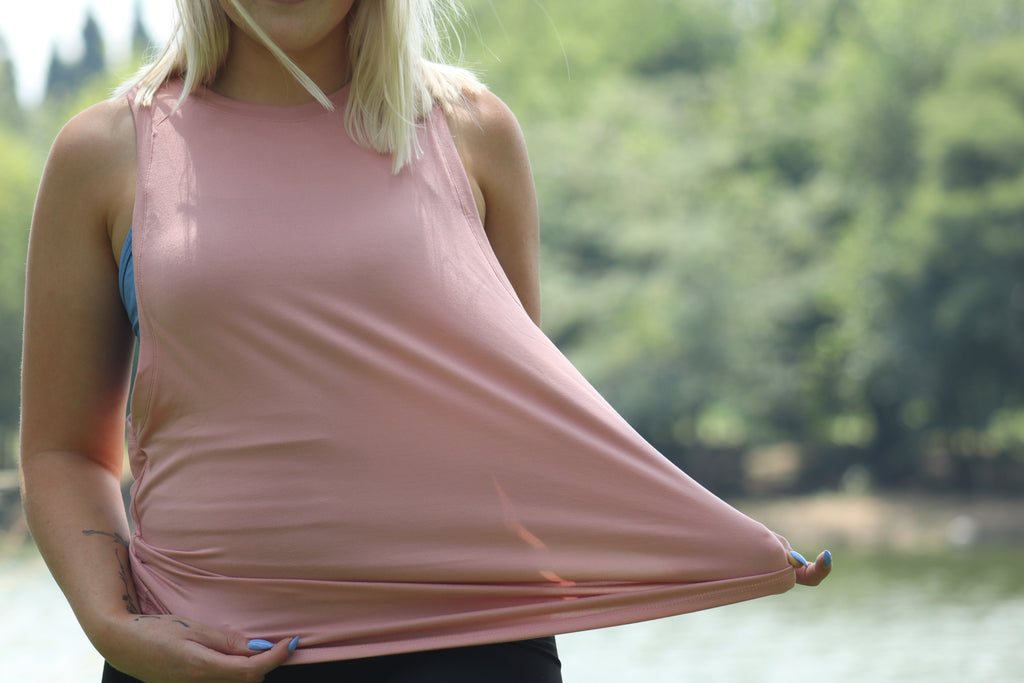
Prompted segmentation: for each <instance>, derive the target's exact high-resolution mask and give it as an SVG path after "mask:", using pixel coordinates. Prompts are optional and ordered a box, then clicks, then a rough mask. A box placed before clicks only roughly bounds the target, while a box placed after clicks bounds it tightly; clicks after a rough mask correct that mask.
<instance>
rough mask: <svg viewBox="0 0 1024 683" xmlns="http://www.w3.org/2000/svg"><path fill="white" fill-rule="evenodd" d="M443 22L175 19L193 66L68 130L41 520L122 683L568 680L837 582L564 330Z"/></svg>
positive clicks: (297, 15) (38, 459) (37, 482)
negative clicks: (686, 464)
mask: <svg viewBox="0 0 1024 683" xmlns="http://www.w3.org/2000/svg"><path fill="white" fill-rule="evenodd" d="M442 4H443V3H441V2H430V1H428V0H381V1H379V2H371V1H369V0H179V1H178V11H179V17H180V21H179V24H178V27H177V31H176V35H175V38H174V40H172V43H171V44H170V45H169V47H168V48H167V50H166V51H165V53H164V54H163V56H162V57H161V58H160V59H159V60H157V62H155V63H154V64H153V65H151V66H150V67H147V69H145V70H144V71H143V73H142V75H141V76H140V77H139V78H138V79H137V81H136V82H135V83H134V84H133V85H132V87H131V88H130V92H129V93H128V94H127V97H118V98H115V99H112V100H110V101H107V102H103V103H101V104H98V105H96V106H94V107H92V108H90V109H88V110H86V111H85V112H83V113H82V114H80V115H79V116H78V117H76V118H75V119H73V120H72V121H71V122H70V123H69V124H68V125H67V126H66V127H65V129H64V130H63V131H62V132H61V133H60V135H59V136H58V138H57V140H56V141H55V143H54V146H53V150H52V152H51V155H50V158H49V160H48V162H47V167H46V171H45V173H44V177H43V181H42V184H41V187H40V191H39V196H38V200H37V205H36V210H35V215H34V217H33V226H32V235H31V240H30V249H29V266H28V284H27V300H26V326H25V352H24V375H23V376H24V382H23V389H22V392H23V418H22V444H21V453H22V459H21V461H22V470H23V480H24V501H25V508H26V513H27V515H28V519H29V523H30V525H31V529H32V532H33V535H34V537H35V539H36V542H37V544H38V546H39V548H40V551H41V553H42V554H43V556H44V557H45V559H46V561H47V563H48V565H49V567H50V569H51V571H52V572H53V574H54V576H55V577H56V578H57V581H58V583H59V584H60V586H61V588H62V590H63V591H64V592H65V594H66V596H67V598H68V600H69V602H70V604H71V606H72V608H73V609H74V611H75V613H76V616H77V617H78V619H79V621H80V622H81V624H82V627H83V629H84V630H85V632H86V634H87V635H88V636H89V638H90V639H91V640H92V642H93V644H94V645H95V646H96V647H97V649H98V650H99V651H100V652H101V653H102V654H103V656H104V657H105V658H106V660H107V661H108V663H109V664H108V667H107V670H106V673H105V676H106V680H132V678H130V677H134V678H135V679H138V680H143V681H194V680H195V681H200V680H202V681H236V680H243V681H244V680H263V677H264V676H266V675H268V673H269V676H268V678H267V680H348V679H351V680H367V681H370V680H385V679H386V680H389V681H427V680H446V681H459V680H466V681H470V680H473V681H476V680H490V681H502V680H508V681H548V680H559V678H558V661H557V657H556V656H555V654H554V645H553V641H552V640H551V639H550V638H548V636H551V635H552V634H554V633H558V632H565V631H570V630H578V629H581V628H593V627H598V626H607V625H611V624H615V623H625V622H628V621H636V620H640V619H647V618H654V617H658V616H664V615H667V614H675V613H680V612H685V611H690V610H693V609H702V608H705V607H711V606H715V605H718V604H725V603H727V602H734V601H736V600H742V599H748V598H752V597H757V596H759V595H764V594H768V593H775V592H781V591H783V590H786V589H787V588H789V587H790V586H791V585H792V583H793V582H794V581H796V582H799V583H805V584H810V585H813V584H817V583H819V582H820V581H821V580H822V579H823V578H824V577H825V576H826V575H827V573H828V571H829V569H830V564H831V557H830V555H828V554H827V553H823V554H822V555H820V556H819V557H818V559H817V560H816V561H815V562H814V563H813V564H810V565H807V564H806V563H805V562H803V561H801V560H799V559H798V558H799V556H794V557H795V558H797V559H793V558H790V557H788V553H789V552H790V550H789V548H788V546H787V545H786V544H785V542H784V540H782V539H780V538H778V537H776V536H774V535H772V534H771V533H769V532H767V530H765V529H764V528H763V527H761V526H760V525H758V524H756V523H755V522H753V521H751V520H749V519H747V518H745V517H743V516H742V515H740V514H739V513H737V512H736V511H734V510H732V509H731V508H729V507H728V506H726V505H725V504H724V503H721V502H720V501H718V500H717V499H716V498H714V497H713V496H711V495H710V494H708V493H707V492H706V491H704V490H703V489H701V488H700V487H699V486H697V485H696V484H695V483H693V482H692V481H690V480H689V479H687V478H686V477H685V475H683V474H681V473H679V472H678V471H676V470H675V469H674V468H673V467H672V466H671V465H670V464H668V463H667V461H665V460H664V459H663V458H661V456H659V455H658V454H656V453H654V452H653V450H652V449H650V447H649V446H647V445H646V444H644V443H643V441H642V439H640V438H639V437H638V436H637V435H636V434H635V433H633V432H632V431H631V430H629V428H628V426H627V425H625V424H624V423H623V422H622V421H621V419H620V418H618V416H617V415H615V414H614V411H612V410H611V409H610V408H609V407H608V406H607V404H605V403H604V402H603V401H602V400H601V399H600V397H599V396H597V395H596V393H595V392H594V391H593V390H592V389H591V388H590V387H589V386H588V385H587V384H586V383H585V382H584V381H583V380H582V378H580V377H579V376H578V375H577V374H576V373H575V371H574V370H573V369H572V367H571V365H569V364H568V362H567V361H565V359H564V358H562V357H561V356H560V354H558V353H557V351H556V350H555V349H554V348H553V347H552V346H551V345H550V343H549V342H547V340H546V339H545V338H544V337H543V335H542V334H541V333H540V331H539V329H538V328H537V326H536V323H537V322H538V321H539V318H540V311H539V284H538V267H537V230H538V218H537V210H536V200H535V197H534V191H533V187H532V180H531V177H530V170H529V164H528V161H527V156H526V151H525V146H524V143H523V139H522V134H521V132H520V130H519V127H518V125H517V123H516V122H515V119H514V118H513V116H512V114H511V113H510V112H509V111H508V109H507V108H506V107H505V106H504V105H503V104H502V103H501V102H500V101H499V100H498V99H497V98H496V97H494V96H493V95H491V94H490V93H488V92H487V91H486V90H485V89H483V88H482V86H480V85H479V84H478V83H477V82H476V81H475V80H474V79H473V78H472V77H471V76H470V75H469V74H467V73H466V72H464V71H461V70H457V69H453V68H451V67H447V66H441V65H438V64H435V63H432V62H428V61H426V60H425V57H434V56H435V55H436V48H437V46H438V43H439V38H438V35H437V31H436V26H437V21H439V18H440V17H441V16H442V15H441V13H440V12H441V8H440V7H439V6H440V5H442ZM133 328H134V329H135V332H136V334H137V335H138V336H139V344H140V346H139V354H140V355H139V370H138V378H137V380H136V386H135V390H134V395H133V396H132V398H131V419H130V423H129V434H128V438H129V452H130V456H131V464H132V470H133V474H134V475H135V483H134V485H133V503H132V517H133V522H134V524H133V530H132V531H131V532H130V531H129V527H128V524H127V521H126V519H125V516H124V513H123V507H122V502H121V496H120V491H119V482H120V475H121V467H122V451H123V438H124V431H123V430H124V427H123V423H122V419H123V416H124V413H125V405H126V401H127V400H128V385H129V376H130V370H131V357H132V348H133V343H134V339H133V334H132V331H133ZM791 564H792V565H793V566H790V565H791ZM271 640H272V641H273V642H270V641H271ZM494 643H497V644H494ZM286 660H287V661H288V663H289V664H290V666H286V667H282V668H280V669H278V668H277V667H279V665H281V664H282V663H284V662H285V661H286ZM332 662H333V663H332ZM291 664H295V666H291ZM119 672H121V673H119ZM286 676H291V678H285V677H286Z"/></svg>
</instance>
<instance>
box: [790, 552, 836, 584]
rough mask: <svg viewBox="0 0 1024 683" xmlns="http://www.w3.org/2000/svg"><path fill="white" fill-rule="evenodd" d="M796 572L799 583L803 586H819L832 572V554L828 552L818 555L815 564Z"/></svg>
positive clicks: (800, 568)
mask: <svg viewBox="0 0 1024 683" xmlns="http://www.w3.org/2000/svg"><path fill="white" fill-rule="evenodd" d="M795 571H796V582H797V583H799V584H800V585H802V586H817V585H818V584H820V583H821V582H822V581H824V580H825V577H827V576H828V575H829V574H830V573H831V572H832V553H831V552H829V551H828V550H826V551H824V552H822V553H821V554H820V555H818V557H817V558H816V559H815V560H814V564H807V565H806V566H802V567H798V568H797V569H796V570H795Z"/></svg>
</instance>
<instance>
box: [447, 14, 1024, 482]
mask: <svg viewBox="0 0 1024 683" xmlns="http://www.w3.org/2000/svg"><path fill="white" fill-rule="evenodd" d="M471 6H472V8H473V10H474V16H475V17H476V18H477V21H478V25H479V27H480V31H481V33H482V34H483V36H484V39H485V41H486V42H487V44H488V47H489V48H490V52H489V53H488V52H487V51H479V52H477V53H474V52H473V45H472V43H470V42H469V41H467V52H468V53H469V55H470V58H471V60H475V61H477V62H478V63H481V64H483V65H484V66H485V68H486V73H487V76H488V80H489V82H490V84H491V85H492V88H493V89H494V90H495V91H496V92H497V93H498V94H499V95H501V96H503V97H504V98H505V99H506V100H507V101H508V102H509V103H510V105H511V106H512V108H513V109H514V110H515V111H517V112H518V113H519V114H520V118H521V122H522V124H523V126H524V129H525V131H526V133H527V138H528V141H529V143H530V145H531V150H532V156H533V161H534V171H535V175H536V178H537V184H538V190H539V197H540V201H541V214H542V220H543V226H544V232H543V265H544V268H543V272H544V278H545V283H544V284H545V293H546V295H545V328H546V329H547V331H548V333H549V334H550V335H551V336H552V337H553V338H554V339H555V341H556V342H557V343H559V345H560V346H561V347H562V348H563V349H564V350H565V351H566V352H567V353H568V354H569V355H570V357H571V358H573V360H574V361H575V362H576V363H577V365H578V366H579V367H580V368H581V370H583V371H584V374H586V375H587V376H588V377H589V378H590V379H591V380H592V381H593V382H594V383H595V384H596V385H597V387H598V388H599V389H600V390H601V391H602V393H604V394H605V395H606V396H607V397H608V398H609V399H610V400H611V401H612V403H613V404H614V405H616V407H618V408H619V409H620V410H621V411H622V412H623V413H624V414H625V415H626V416H627V418H628V419H630V421H631V422H632V423H633V424H634V425H635V426H637V427H638V428H639V429H640V430H641V431H642V432H643V433H644V434H645V435H647V436H648V438H650V439H651V440H652V441H653V442H654V443H655V445H657V446H658V447H659V448H660V449H661V450H662V451H663V452H665V453H666V454H668V455H669V456H670V457H672V458H673V459H675V460H676V461H677V462H679V463H681V464H683V465H685V466H686V467H687V469H689V470H691V471H692V472H694V473H697V472H701V473H704V474H705V475H706V474H708V473H710V475H711V480H712V483H714V484H716V485H719V486H720V487H721V488H728V487H730V486H737V485H738V483H739V480H738V479H736V478H734V479H732V480H725V479H723V478H721V477H718V474H719V473H721V474H722V476H723V477H734V476H735V475H736V474H737V466H736V464H735V462H736V461H737V460H739V461H742V460H743V459H744V458H745V457H746V456H745V453H746V452H748V451H749V450H750V449H751V448H755V447H758V446H760V445H764V444H771V443H778V442H798V443H800V444H803V447H802V448H801V453H802V456H801V457H802V461H801V463H800V465H801V467H802V473H801V477H802V480H801V483H802V485H804V486H817V485H822V484H829V483H832V484H835V483H837V482H838V481H839V478H840V475H841V473H842V472H843V471H844V470H845V469H846V468H848V467H850V466H852V465H857V466H858V467H861V468H862V469H863V468H864V467H866V468H867V471H869V472H870V473H871V474H872V476H873V477H874V478H875V479H876V480H877V481H878V482H880V483H881V484H884V485H897V484H909V483H914V482H918V483H928V482H931V483H932V484H933V485H935V484H938V485H965V486H970V485H973V484H974V483H977V480H976V479H971V477H970V475H971V473H972V472H974V471H975V470H976V469H977V463H978V462H980V458H984V459H985V462H987V463H992V462H996V461H1006V460H1007V459H1009V461H1013V460H1014V459H1016V460H1018V461H1020V460H1024V450H1022V447H1021V443H1020V441H1019V435H1020V426H1019V425H1020V424H1021V422H1020V415H1021V412H1022V410H1024V409H1022V405H1024V397H1022V396H1021V389H1020V387H1021V380H1022V379H1024V367H1022V362H1024V317H1022V307H1024V303H1022V302H1024V293H1022V292H1024V275H1022V274H1024V263H1022V262H1021V259H1022V257H1024V229H1022V228H1024V225H1022V220H1024V213H1022V212H1021V207H1020V204H1021V202H1024V200H1022V199H1021V198H1022V197H1024V178H1022V177H1021V169H1022V165H1024V119H1022V118H1021V111H1022V110H1024V107H1022V105H1021V102H1024V75H1022V74H1024V71H1022V70H1020V69H1019V64H1021V63H1022V58H1024V53H1022V52H1021V49H1020V47H1019V45H1018V42H1019V40H1021V38H1019V37H1018V36H1022V35H1024V34H1022V33H1021V28H1022V23H1024V22H1022V18H1024V3H1021V2H1019V1H1014V0H981V1H980V2H977V3H971V4H970V6H965V5H964V3H962V2H959V1H958V0H900V1H899V2H893V1H892V0H862V1H856V0H831V1H824V0H823V1H822V2H817V3H806V2H802V1H801V0H761V1H759V2H738V1H737V2H734V3H723V2H715V3H704V2H695V3H672V2H658V1H656V0H646V1H643V2H637V3H617V2H610V1H608V2H602V1H596V2H582V0H581V1H579V2H563V3H557V4H555V3H517V4H515V6H514V7H505V6H498V5H497V4H496V3H492V2H476V3H471ZM499 19H500V20H501V22H502V26H501V29H500V30H497V29H495V25H497V24H498V23H499V22H498V20H499ZM556 29H557V31H556ZM495 35H498V36H501V37H502V38H503V40H501V41H499V40H496V39H494V36H495ZM494 55H497V56H498V57H500V58H501V62H495V61H493V57H494ZM566 62H567V63H568V64H567V65H566ZM567 74H571V77H570V76H568V75H567ZM1016 471H1019V470H1016ZM958 477H961V478H962V480H961V481H957V478H958ZM1005 481H1006V482H1007V484H1006V485H1007V486H1010V485H1012V483H1010V482H1011V479H1009V478H1007V479H1006V480H1005ZM1017 481H1018V482H1019V479H1018V480H1017Z"/></svg>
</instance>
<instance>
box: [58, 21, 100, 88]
mask: <svg viewBox="0 0 1024 683" xmlns="http://www.w3.org/2000/svg"><path fill="white" fill-rule="evenodd" d="M82 43H83V45H84V49H83V52H82V56H81V57H80V58H79V59H78V61H76V62H72V63H67V62H65V61H64V60H63V59H62V58H61V56H60V53H59V52H58V50H57V46H56V45H54V46H53V48H52V50H51V53H50V68H49V71H48V74H47V79H46V99H61V98H67V97H69V96H71V95H73V94H75V93H76V92H77V91H78V90H79V89H81V88H82V86H83V85H85V84H86V83H88V82H89V81H90V80H92V79H95V78H98V77H101V76H102V75H103V74H105V73H106V70H107V62H106V56H105V49H104V44H103V35H102V33H100V27H99V24H98V23H96V19H95V17H93V15H92V10H89V11H88V12H87V13H86V17H85V23H84V24H83V26H82Z"/></svg>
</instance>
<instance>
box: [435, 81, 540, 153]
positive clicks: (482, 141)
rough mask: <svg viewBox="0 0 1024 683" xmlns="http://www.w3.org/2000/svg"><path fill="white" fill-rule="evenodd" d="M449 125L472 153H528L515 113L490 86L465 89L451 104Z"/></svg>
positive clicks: (463, 145) (462, 144) (461, 142)
mask: <svg viewBox="0 0 1024 683" xmlns="http://www.w3.org/2000/svg"><path fill="white" fill-rule="evenodd" d="M448 124H449V126H450V127H451V129H452V135H453V136H455V139H456V141H457V142H458V143H459V144H460V147H465V149H466V150H467V151H469V152H472V153H473V154H472V155H471V156H481V157H488V158H490V157H497V158H501V157H505V156H508V155H513V156H515V155H519V154H524V153H525V141H524V138H523V131H522V128H520V126H519V121H518V120H517V119H516V116H515V114H513V113H512V110H511V109H510V108H509V107H508V105H506V104H505V102H503V101H502V100H501V98H499V97H498V96H497V95H495V94H494V93H492V92H491V91H490V90H487V89H486V88H481V89H479V90H472V91H470V90H466V91H464V94H463V97H462V98H461V99H460V100H459V101H458V102H456V103H454V104H453V105H452V106H451V107H450V111H449V112H448ZM493 160H495V159H492V161H493Z"/></svg>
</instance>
